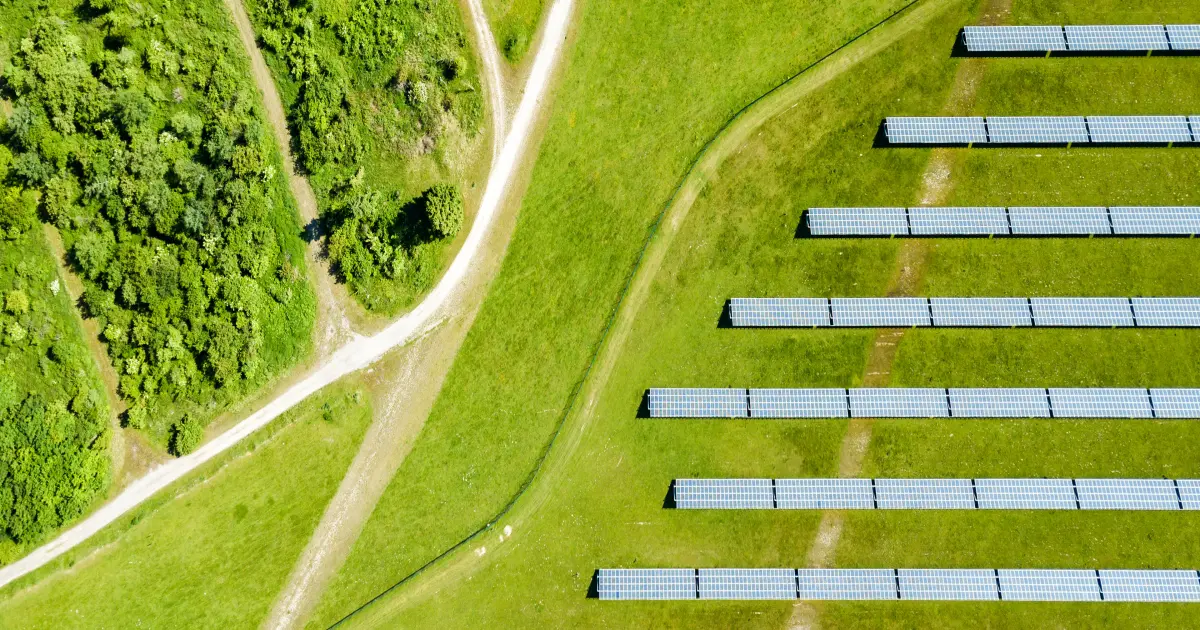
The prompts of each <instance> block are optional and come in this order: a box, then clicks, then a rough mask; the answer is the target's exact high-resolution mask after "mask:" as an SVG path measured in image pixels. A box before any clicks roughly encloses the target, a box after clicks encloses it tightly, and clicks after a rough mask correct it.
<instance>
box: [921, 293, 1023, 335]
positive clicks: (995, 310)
mask: <svg viewBox="0 0 1200 630" xmlns="http://www.w3.org/2000/svg"><path fill="white" fill-rule="evenodd" d="M929 310H930V311H931V312H932V314H933V315H932V321H933V325H934V326H952V327H969V326H976V327H1005V328H1008V327H1011V326H1032V325H1033V317H1032V316H1031V315H1030V313H1029V301H1028V300H1026V299H1025V298H945V297H935V298H929Z"/></svg>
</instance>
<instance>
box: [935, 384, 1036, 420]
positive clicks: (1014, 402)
mask: <svg viewBox="0 0 1200 630" xmlns="http://www.w3.org/2000/svg"><path fill="white" fill-rule="evenodd" d="M949 393H950V415H951V416H953V417H955V418H1049V417H1050V401H1049V399H1047V397H1046V390H1044V389H1033V388H999V389H998V388H954V389H950V390H949Z"/></svg>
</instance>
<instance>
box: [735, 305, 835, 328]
mask: <svg viewBox="0 0 1200 630" xmlns="http://www.w3.org/2000/svg"><path fill="white" fill-rule="evenodd" d="M729 321H730V323H732V324H733V325H734V326H737V327H755V326H757V327H791V328H797V327H804V328H809V327H813V326H828V325H829V300H827V299H825V298H733V299H731V300H729Z"/></svg>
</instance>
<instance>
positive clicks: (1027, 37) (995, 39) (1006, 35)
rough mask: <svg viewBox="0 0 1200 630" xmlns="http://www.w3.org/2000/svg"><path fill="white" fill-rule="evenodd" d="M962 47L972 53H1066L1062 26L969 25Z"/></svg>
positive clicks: (965, 31) (964, 33) (965, 28)
mask: <svg viewBox="0 0 1200 630" xmlns="http://www.w3.org/2000/svg"><path fill="white" fill-rule="evenodd" d="M963 45H964V46H966V47H967V50H968V51H969V52H1046V51H1049V50H1066V49H1067V40H1066V38H1065V37H1064V36H1063V31H1062V27H1059V26H966V27H963Z"/></svg>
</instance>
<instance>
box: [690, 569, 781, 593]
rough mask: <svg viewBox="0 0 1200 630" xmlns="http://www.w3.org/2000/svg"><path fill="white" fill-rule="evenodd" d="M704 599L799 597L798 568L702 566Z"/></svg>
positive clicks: (701, 586)
mask: <svg viewBox="0 0 1200 630" xmlns="http://www.w3.org/2000/svg"><path fill="white" fill-rule="evenodd" d="M697 573H698V576H699V582H700V599H796V570H795V569H700V570H698V572H697Z"/></svg>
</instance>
